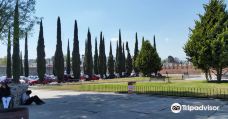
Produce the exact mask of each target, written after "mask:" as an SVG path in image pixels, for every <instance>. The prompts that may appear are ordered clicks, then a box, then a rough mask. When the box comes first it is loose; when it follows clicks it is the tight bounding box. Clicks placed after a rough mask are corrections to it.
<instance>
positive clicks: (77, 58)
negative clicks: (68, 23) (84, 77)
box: [72, 20, 81, 80]
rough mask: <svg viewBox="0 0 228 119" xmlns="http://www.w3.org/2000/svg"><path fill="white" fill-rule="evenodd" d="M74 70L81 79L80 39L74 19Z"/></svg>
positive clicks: (77, 77) (75, 76)
mask: <svg viewBox="0 0 228 119" xmlns="http://www.w3.org/2000/svg"><path fill="white" fill-rule="evenodd" d="M72 71H73V74H74V78H75V79H76V80H79V79H80V74H81V69H80V53H79V41H78V25H77V21H76V20H75V21H74V46H73V52H72Z"/></svg>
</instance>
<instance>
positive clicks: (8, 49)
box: [6, 28, 12, 78]
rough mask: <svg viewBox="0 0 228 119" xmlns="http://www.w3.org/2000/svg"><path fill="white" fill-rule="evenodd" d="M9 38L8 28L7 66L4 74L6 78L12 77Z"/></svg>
mask: <svg viewBox="0 0 228 119" xmlns="http://www.w3.org/2000/svg"><path fill="white" fill-rule="evenodd" d="M11 67H12V66H11V40H10V28H9V32H8V44H7V67H6V75H7V78H11V77H12V71H11Z"/></svg>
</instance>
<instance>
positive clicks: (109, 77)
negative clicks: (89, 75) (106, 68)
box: [106, 74, 116, 79]
mask: <svg viewBox="0 0 228 119" xmlns="http://www.w3.org/2000/svg"><path fill="white" fill-rule="evenodd" d="M114 78H116V75H115V74H108V75H107V78H106V79H114Z"/></svg>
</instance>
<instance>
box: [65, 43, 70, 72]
mask: <svg viewBox="0 0 228 119" xmlns="http://www.w3.org/2000/svg"><path fill="white" fill-rule="evenodd" d="M66 72H67V74H68V75H70V72H71V64H70V46H69V39H68V44H67V71H66Z"/></svg>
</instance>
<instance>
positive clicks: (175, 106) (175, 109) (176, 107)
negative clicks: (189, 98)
mask: <svg viewBox="0 0 228 119" xmlns="http://www.w3.org/2000/svg"><path fill="white" fill-rule="evenodd" d="M171 111H172V112H173V113H179V112H180V111H181V105H180V104H179V103H173V104H172V105H171Z"/></svg>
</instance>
